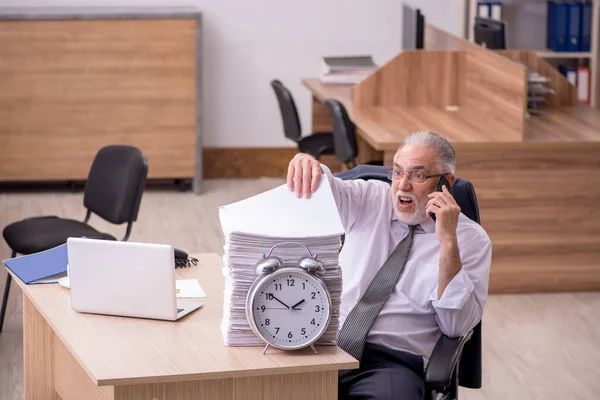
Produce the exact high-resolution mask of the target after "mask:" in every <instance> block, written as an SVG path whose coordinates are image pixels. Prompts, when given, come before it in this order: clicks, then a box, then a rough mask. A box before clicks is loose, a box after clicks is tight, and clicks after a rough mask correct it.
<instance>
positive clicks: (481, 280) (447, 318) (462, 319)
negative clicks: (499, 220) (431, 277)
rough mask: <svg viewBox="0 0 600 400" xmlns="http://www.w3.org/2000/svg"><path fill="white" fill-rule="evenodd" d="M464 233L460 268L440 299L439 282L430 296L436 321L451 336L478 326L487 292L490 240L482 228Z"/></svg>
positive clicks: (465, 332) (461, 333) (458, 335)
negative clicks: (470, 232) (472, 232)
mask: <svg viewBox="0 0 600 400" xmlns="http://www.w3.org/2000/svg"><path fill="white" fill-rule="evenodd" d="M465 236H466V237H464V238H463V240H459V249H461V250H460V255H461V263H462V268H461V270H460V271H459V272H458V273H457V274H456V275H455V276H454V278H453V279H452V280H451V281H450V283H449V284H448V286H446V289H445V290H444V293H442V297H441V298H438V285H436V286H435V288H434V290H433V292H432V293H431V296H430V297H429V300H430V301H431V304H432V306H433V308H434V309H435V312H436V320H437V323H438V325H439V327H440V329H441V330H442V332H443V333H444V334H445V335H446V336H449V337H460V336H464V335H466V334H467V332H469V331H470V330H471V329H473V328H474V327H475V325H477V323H478V322H479V321H480V320H481V317H482V315H483V308H484V306H485V302H486V300H487V294H488V279H489V271H490V264H491V260H492V245H491V242H490V240H489V238H488V237H487V235H486V234H485V232H484V231H483V230H477V231H475V232H474V234H470V235H465ZM461 242H462V243H461ZM461 244H462V246H461Z"/></svg>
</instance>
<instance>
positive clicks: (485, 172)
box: [302, 79, 600, 293]
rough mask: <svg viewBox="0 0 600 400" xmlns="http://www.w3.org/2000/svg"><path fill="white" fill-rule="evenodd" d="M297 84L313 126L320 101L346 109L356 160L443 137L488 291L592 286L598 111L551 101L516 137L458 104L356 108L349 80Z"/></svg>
mask: <svg viewBox="0 0 600 400" xmlns="http://www.w3.org/2000/svg"><path fill="white" fill-rule="evenodd" d="M302 83H303V84H304V86H305V87H307V88H308V90H309V91H310V92H311V93H312V95H313V102H312V104H313V125H315V124H316V126H318V127H319V129H321V130H325V129H328V128H329V129H331V126H330V123H329V120H328V119H327V118H325V117H326V116H327V115H326V109H325V106H324V105H323V104H322V101H323V100H324V99H327V98H334V99H337V100H339V101H341V102H342V103H343V104H344V106H345V107H346V108H347V110H348V114H349V116H350V118H351V119H352V120H353V122H354V123H355V124H356V126H357V129H356V134H357V142H358V143H360V144H361V146H363V147H359V156H358V160H357V161H358V162H359V163H364V162H365V161H368V160H369V159H374V158H376V157H379V159H383V160H384V164H385V165H391V164H392V160H393V157H394V154H395V152H396V150H397V148H398V146H399V144H400V142H401V141H402V139H403V138H404V137H406V136H407V135H409V134H410V133H413V132H415V131H419V130H424V129H432V130H435V131H437V132H439V133H441V134H442V135H444V136H446V137H448V139H449V140H450V141H451V142H452V144H453V146H454V148H455V150H456V153H457V160H456V161H457V164H456V174H457V175H458V176H460V177H463V178H466V179H469V180H471V182H473V184H474V186H475V189H476V192H477V198H478V203H479V210H480V215H481V221H482V226H483V227H484V228H485V230H486V232H487V233H488V235H489V236H490V238H491V241H492V246H493V251H492V257H493V260H492V269H491V274H490V292H492V293H506V292H548V291H579V290H600V264H599V263H598V259H600V214H598V213H597V212H596V208H597V205H598V204H600V176H599V174H598V173H597V172H598V167H600V112H598V111H597V110H595V109H592V108H590V107H587V106H585V105H579V106H575V107H558V108H553V109H552V110H551V112H550V113H549V114H548V115H547V116H537V117H533V118H532V119H531V120H529V121H525V123H524V135H523V139H522V140H518V141H517V140H513V139H507V138H504V140H503V135H502V134H500V135H499V134H498V133H499V132H503V131H504V130H507V129H508V127H507V126H506V125H504V122H503V121H502V120H497V119H496V120H491V121H490V122H489V128H488V129H487V130H481V129H479V130H476V128H475V127H473V126H472V125H471V124H470V119H471V118H475V117H479V118H481V115H477V112H476V111H475V110H469V109H466V108H465V107H461V108H459V110H458V111H456V112H449V111H445V110H443V109H439V108H434V107H410V108H407V107H400V106H388V107H385V108H384V107H370V108H365V109H358V110H357V109H355V107H354V102H353V86H350V85H342V86H337V85H336V86H332V85H323V84H321V83H320V81H319V80H318V79H304V80H303V81H302ZM323 115H325V117H323ZM484 115H485V114H484ZM492 134H493V135H492ZM488 135H489V136H488ZM492 136H493V137H492ZM509 137H514V134H513V135H512V136H509Z"/></svg>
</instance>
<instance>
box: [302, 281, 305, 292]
mask: <svg viewBox="0 0 600 400" xmlns="http://www.w3.org/2000/svg"><path fill="white" fill-rule="evenodd" d="M304 289H306V283H304V282H302V290H304Z"/></svg>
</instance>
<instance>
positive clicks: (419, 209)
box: [392, 145, 454, 225]
mask: <svg viewBox="0 0 600 400" xmlns="http://www.w3.org/2000/svg"><path fill="white" fill-rule="evenodd" d="M436 158H437V151H436V150H435V149H432V148H425V147H418V146H412V145H407V146H404V147H403V148H402V150H400V151H399V152H398V153H397V154H396V158H395V159H394V169H396V170H400V171H402V172H404V173H415V172H421V173H424V174H425V175H435V174H438V173H444V172H447V171H438V170H437V169H438V167H437V160H436ZM447 178H448V180H449V181H450V184H452V183H453V181H454V177H453V176H451V175H448V176H447ZM438 179H439V178H430V179H427V180H425V182H421V183H419V182H414V181H413V180H410V179H409V177H408V176H406V175H404V176H403V177H402V178H401V179H397V178H393V179H392V201H393V202H394V212H395V213H396V216H397V217H398V219H399V220H400V221H401V222H403V223H405V224H407V225H418V224H421V223H422V222H423V221H425V220H426V219H427V218H428V215H427V213H426V211H425V208H426V206H427V201H428V200H429V198H428V197H427V195H428V194H429V193H431V192H433V191H434V190H435V187H436V185H437V182H438Z"/></svg>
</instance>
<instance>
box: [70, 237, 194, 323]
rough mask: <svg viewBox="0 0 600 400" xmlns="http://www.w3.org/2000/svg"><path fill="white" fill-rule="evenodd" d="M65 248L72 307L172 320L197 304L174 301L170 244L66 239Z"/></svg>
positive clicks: (172, 259)
mask: <svg viewBox="0 0 600 400" xmlns="http://www.w3.org/2000/svg"><path fill="white" fill-rule="evenodd" d="M67 253H68V259H69V284H70V287H71V306H72V307H73V309H74V310H75V311H79V312H85V313H94V314H107V315H120V316H126V317H138V318H151V319H162V320H170V321H174V320H177V319H179V318H181V317H183V316H184V315H187V314H189V313H191V312H192V311H194V310H196V309H198V308H199V307H201V306H202V303H198V302H192V301H178V299H177V294H176V288H175V260H174V254H173V247H172V246H168V245H162V244H148V243H133V242H117V241H110V240H97V239H84V238H69V239H67Z"/></svg>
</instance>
